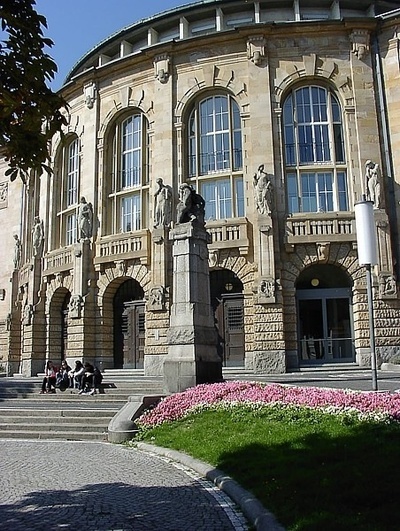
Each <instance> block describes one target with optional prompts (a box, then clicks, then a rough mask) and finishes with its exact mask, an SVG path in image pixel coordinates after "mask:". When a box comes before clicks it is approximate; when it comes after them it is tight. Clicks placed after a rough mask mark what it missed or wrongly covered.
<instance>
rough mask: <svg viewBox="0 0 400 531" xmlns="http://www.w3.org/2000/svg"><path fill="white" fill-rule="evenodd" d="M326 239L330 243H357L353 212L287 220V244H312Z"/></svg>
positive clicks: (320, 214) (304, 215)
mask: <svg viewBox="0 0 400 531" xmlns="http://www.w3.org/2000/svg"><path fill="white" fill-rule="evenodd" d="M321 239H326V240H328V241H329V242H336V241H337V242H343V241H348V242H355V241H356V239H357V238H356V230H355V218H354V213H353V212H332V213H323V214H322V213H317V214H310V213H309V212H308V213H306V214H303V215H301V216H299V215H295V216H293V217H292V218H288V219H287V220H286V243H287V244H289V245H293V244H298V243H312V242H317V241H320V240H321Z"/></svg>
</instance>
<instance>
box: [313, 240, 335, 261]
mask: <svg viewBox="0 0 400 531" xmlns="http://www.w3.org/2000/svg"><path fill="white" fill-rule="evenodd" d="M330 245H331V244H330V242H317V243H316V244H315V246H316V248H317V257H318V261H319V262H327V261H328V259H329V249H330Z"/></svg>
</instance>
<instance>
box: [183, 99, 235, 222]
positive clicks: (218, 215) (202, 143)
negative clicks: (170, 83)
mask: <svg viewBox="0 0 400 531" xmlns="http://www.w3.org/2000/svg"><path fill="white" fill-rule="evenodd" d="M188 152H189V153H188V154H189V157H188V160H189V164H188V177H189V181H191V182H192V184H193V185H194V186H195V188H196V190H197V191H198V192H199V193H200V194H201V195H202V196H203V197H204V199H205V201H206V220H210V219H225V218H231V217H238V216H244V190H243V157H242V132H241V119H240V111H239V106H238V104H237V103H236V101H235V100H234V99H233V98H231V97H230V96H228V95H214V96H209V97H207V98H205V99H203V100H199V101H198V102H197V103H196V104H195V106H194V108H193V110H192V112H191V114H190V116H189V127H188Z"/></svg>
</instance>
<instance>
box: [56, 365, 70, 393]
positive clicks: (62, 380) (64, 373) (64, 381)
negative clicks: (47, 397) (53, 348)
mask: <svg viewBox="0 0 400 531" xmlns="http://www.w3.org/2000/svg"><path fill="white" fill-rule="evenodd" d="M70 371H71V367H70V366H69V365H68V363H67V362H66V361H65V360H62V362H61V367H60V369H59V371H58V373H57V379H56V387H57V388H58V389H60V391H65V390H66V389H67V387H69V377H68V373H69V372H70Z"/></svg>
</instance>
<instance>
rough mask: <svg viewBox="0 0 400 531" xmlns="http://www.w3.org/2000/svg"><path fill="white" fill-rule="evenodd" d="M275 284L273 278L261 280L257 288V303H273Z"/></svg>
mask: <svg viewBox="0 0 400 531" xmlns="http://www.w3.org/2000/svg"><path fill="white" fill-rule="evenodd" d="M275 291H276V282H275V279H274V278H261V279H260V281H259V284H258V287H257V303H258V304H266V303H271V302H275Z"/></svg>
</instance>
